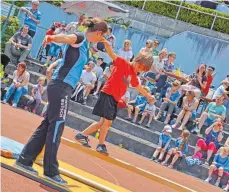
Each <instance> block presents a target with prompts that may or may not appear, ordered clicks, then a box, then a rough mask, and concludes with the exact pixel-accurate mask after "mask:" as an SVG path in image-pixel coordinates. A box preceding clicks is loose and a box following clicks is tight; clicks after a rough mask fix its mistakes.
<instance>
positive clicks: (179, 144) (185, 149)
mask: <svg viewBox="0 0 229 192" xmlns="http://www.w3.org/2000/svg"><path fill="white" fill-rule="evenodd" d="M182 141H183V139H182V138H181V137H180V138H178V139H177V140H176V141H175V146H176V147H178V149H180V147H181V144H182ZM181 152H182V154H187V153H188V141H185V142H184V147H183V150H181Z"/></svg>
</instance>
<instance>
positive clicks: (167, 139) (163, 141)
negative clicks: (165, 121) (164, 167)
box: [159, 133, 172, 147]
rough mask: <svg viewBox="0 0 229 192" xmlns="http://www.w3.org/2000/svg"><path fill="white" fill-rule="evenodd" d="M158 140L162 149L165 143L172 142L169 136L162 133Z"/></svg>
mask: <svg viewBox="0 0 229 192" xmlns="http://www.w3.org/2000/svg"><path fill="white" fill-rule="evenodd" d="M159 140H161V143H162V147H165V145H166V144H167V143H170V141H171V140H172V137H171V135H165V134H164V133H161V134H160V137H159Z"/></svg>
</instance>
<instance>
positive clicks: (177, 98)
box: [166, 88, 181, 102]
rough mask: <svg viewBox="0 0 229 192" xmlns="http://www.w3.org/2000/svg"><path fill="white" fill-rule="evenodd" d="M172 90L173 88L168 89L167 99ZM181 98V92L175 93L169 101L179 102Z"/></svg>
mask: <svg viewBox="0 0 229 192" xmlns="http://www.w3.org/2000/svg"><path fill="white" fill-rule="evenodd" d="M170 90H171V88H168V89H167V91H166V97H167V95H168V94H169V92H170ZM180 96H181V94H180V92H179V91H177V92H175V93H171V95H170V98H169V100H171V101H172V102H175V101H178V100H179V98H180Z"/></svg>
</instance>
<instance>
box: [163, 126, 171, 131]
mask: <svg viewBox="0 0 229 192" xmlns="http://www.w3.org/2000/svg"><path fill="white" fill-rule="evenodd" d="M164 131H166V132H168V133H172V128H171V126H169V125H166V126H165V127H164Z"/></svg>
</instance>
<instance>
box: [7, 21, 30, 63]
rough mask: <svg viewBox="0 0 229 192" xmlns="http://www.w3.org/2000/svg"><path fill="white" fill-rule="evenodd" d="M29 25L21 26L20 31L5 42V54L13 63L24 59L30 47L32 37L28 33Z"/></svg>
mask: <svg viewBox="0 0 229 192" xmlns="http://www.w3.org/2000/svg"><path fill="white" fill-rule="evenodd" d="M28 32H29V27H28V26H26V25H25V26H23V28H22V31H20V32H16V33H15V34H14V35H13V37H11V38H10V39H9V41H8V42H7V43H6V47H5V54H6V55H7V56H8V57H9V58H10V60H11V62H12V63H13V64H15V65H16V64H17V63H18V61H19V62H23V61H25V59H26V58H27V56H28V55H29V52H30V50H31V48H32V37H31V36H30V35H29V34H28Z"/></svg>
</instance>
